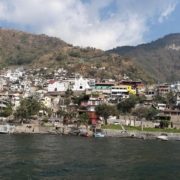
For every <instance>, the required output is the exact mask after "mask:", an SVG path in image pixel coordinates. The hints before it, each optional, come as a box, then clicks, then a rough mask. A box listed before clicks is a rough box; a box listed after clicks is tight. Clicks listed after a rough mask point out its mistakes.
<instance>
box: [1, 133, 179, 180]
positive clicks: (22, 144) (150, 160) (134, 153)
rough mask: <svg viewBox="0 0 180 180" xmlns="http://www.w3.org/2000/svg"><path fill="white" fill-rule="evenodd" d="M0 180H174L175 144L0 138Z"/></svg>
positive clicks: (47, 137)
mask: <svg viewBox="0 0 180 180" xmlns="http://www.w3.org/2000/svg"><path fill="white" fill-rule="evenodd" d="M3 179H13V180H21V179H27V180H30V179H38V180H39V179H43V180H44V179H45V180H46V179H54V180H56V179H60V180H61V179H77V180H79V179H80V180H81V179H82V180H85V179H93V180H95V179H100V180H101V179H102V180H104V179H118V180H119V179H122V180H126V179H132V180H141V179H142V180H144V179H145V180H146V179H150V180H152V179H157V180H160V179H169V180H173V179H180V141H179V142H178V141H168V142H162V141H155V140H154V141H153V140H146V141H145V140H136V139H120V138H102V139H93V138H81V137H64V136H63V137H62V136H55V135H0V180H3Z"/></svg>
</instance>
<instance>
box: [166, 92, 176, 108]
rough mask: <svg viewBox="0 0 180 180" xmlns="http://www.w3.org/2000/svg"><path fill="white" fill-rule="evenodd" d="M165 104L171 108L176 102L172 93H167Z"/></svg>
mask: <svg viewBox="0 0 180 180" xmlns="http://www.w3.org/2000/svg"><path fill="white" fill-rule="evenodd" d="M166 103H167V104H168V106H169V107H173V106H174V105H175V104H176V100H175V96H174V94H173V92H169V93H168V94H167V95H166Z"/></svg>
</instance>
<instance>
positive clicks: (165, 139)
mask: <svg viewBox="0 0 180 180" xmlns="http://www.w3.org/2000/svg"><path fill="white" fill-rule="evenodd" d="M157 139H160V140H162V141H168V136H167V135H160V136H157Z"/></svg>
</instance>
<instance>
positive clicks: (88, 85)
mask: <svg viewBox="0 0 180 180" xmlns="http://www.w3.org/2000/svg"><path fill="white" fill-rule="evenodd" d="M69 90H70V91H71V92H72V93H73V96H80V95H82V94H86V95H89V97H90V98H89V99H88V100H87V101H85V102H82V103H81V104H80V106H81V107H86V111H88V113H89V116H90V118H91V120H92V123H95V121H96V118H97V116H96V113H95V107H96V106H97V105H100V104H103V103H109V104H117V103H119V102H120V101H122V100H123V99H126V98H129V96H130V95H139V96H141V95H144V96H146V104H152V103H153V97H154V96H156V95H157V94H158V95H161V96H165V95H166V94H168V93H170V92H173V94H174V98H175V106H177V107H179V106H180V82H177V83H174V84H158V85H149V86H147V85H145V84H144V83H143V82H142V81H140V80H138V81H133V80H130V79H129V78H128V77H127V76H125V78H124V79H122V80H120V81H118V82H117V81H115V80H113V79H104V80H97V79H90V78H84V77H82V76H81V75H80V74H75V73H69V72H68V71H67V70H65V69H63V68H60V69H57V70H53V71H49V69H48V68H41V69H28V70H25V69H23V68H17V69H3V70H1V71H0V110H3V109H4V108H6V107H7V106H8V103H11V105H12V106H13V110H14V111H15V110H16V109H17V107H18V106H19V105H20V101H21V99H22V98H27V97H32V96H33V97H36V99H38V100H39V101H40V102H42V103H43V104H44V105H45V106H46V107H48V108H50V109H51V110H52V112H53V113H52V116H54V117H57V112H58V111H59V109H63V110H67V108H68V107H67V106H68V105H67V104H66V103H65V97H66V96H67V91H69ZM69 106H71V107H73V106H75V104H73V102H70V103H69ZM157 108H158V109H159V110H161V111H162V113H164V114H168V115H172V116H173V115H174V116H176V117H177V118H178V119H179V120H180V110H179V109H169V108H168V107H167V105H166V104H162V103H161V104H160V103H159V104H157ZM82 109H83V108H81V110H82Z"/></svg>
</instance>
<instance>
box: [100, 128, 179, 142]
mask: <svg viewBox="0 0 180 180" xmlns="http://www.w3.org/2000/svg"><path fill="white" fill-rule="evenodd" d="M103 133H104V134H105V136H106V137H124V138H130V137H131V138H138V139H157V137H158V136H160V135H167V137H168V139H169V140H180V133H164V132H146V131H123V130H112V129H103Z"/></svg>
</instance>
